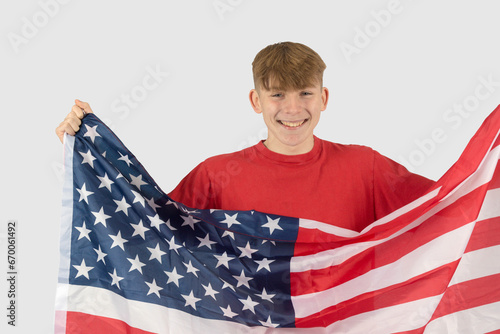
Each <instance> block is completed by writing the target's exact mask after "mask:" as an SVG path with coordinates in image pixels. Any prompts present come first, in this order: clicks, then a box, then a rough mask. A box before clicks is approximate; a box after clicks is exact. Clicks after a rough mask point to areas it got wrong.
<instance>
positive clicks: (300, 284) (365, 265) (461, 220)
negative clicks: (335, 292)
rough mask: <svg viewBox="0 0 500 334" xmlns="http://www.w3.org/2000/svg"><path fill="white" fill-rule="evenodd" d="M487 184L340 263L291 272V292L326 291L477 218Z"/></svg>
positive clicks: (294, 293)
mask: <svg viewBox="0 0 500 334" xmlns="http://www.w3.org/2000/svg"><path fill="white" fill-rule="evenodd" d="M486 187H487V186H483V187H479V188H478V189H476V190H474V191H472V192H471V193H469V194H467V195H465V196H463V197H461V198H460V199H459V200H457V201H455V202H454V203H453V204H451V205H449V206H448V207H446V208H444V209H443V210H441V211H439V212H438V213H436V214H435V215H434V216H431V217H430V218H428V219H427V220H426V221H425V222H423V223H422V224H421V225H420V226H417V227H415V228H414V229H412V230H409V231H407V232H405V233H403V234H401V235H400V236H398V237H396V238H394V239H392V240H389V241H386V242H383V243H382V244H380V245H377V246H374V247H372V248H369V249H367V250H366V251H364V252H362V253H360V254H357V255H355V256H353V257H351V258H350V259H348V260H347V261H345V262H343V263H341V264H340V265H336V266H331V267H328V268H324V269H319V270H308V271H304V272H298V273H291V274H290V289H291V295H292V296H299V295H303V294H308V293H313V292H318V291H323V290H326V289H329V288H332V287H334V286H337V285H340V284H342V283H345V282H347V281H350V280H351V279H353V278H356V277H358V276H360V275H362V274H365V273H367V272H369V271H370V270H373V269H375V268H378V267H382V266H384V265H387V264H390V263H393V262H395V261H396V260H399V259H400V258H401V257H403V256H404V255H406V254H408V253H410V252H412V251H414V250H416V249H418V248H419V247H420V246H422V245H423V244H425V243H427V242H429V241H432V240H433V239H435V238H437V237H439V236H441V235H443V234H445V233H447V232H450V231H453V230H455V229H457V228H459V227H461V226H464V225H465V224H468V223H470V222H472V221H474V220H475V218H476V217H477V214H478V212H479V208H480V207H481V203H482V198H483V197H484V193H485V191H486Z"/></svg>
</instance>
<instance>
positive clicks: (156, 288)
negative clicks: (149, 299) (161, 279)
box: [145, 278, 163, 298]
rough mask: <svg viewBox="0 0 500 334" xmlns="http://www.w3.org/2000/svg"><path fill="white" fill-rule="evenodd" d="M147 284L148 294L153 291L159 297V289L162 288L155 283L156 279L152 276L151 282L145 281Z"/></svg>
mask: <svg viewBox="0 0 500 334" xmlns="http://www.w3.org/2000/svg"><path fill="white" fill-rule="evenodd" d="M145 283H146V284H147V285H148V286H149V291H148V294H147V295H148V296H149V295H150V294H152V293H154V294H155V295H157V296H158V298H160V290H163V288H161V287H159V286H158V285H156V281H155V279H154V278H153V282H151V283H148V282H145Z"/></svg>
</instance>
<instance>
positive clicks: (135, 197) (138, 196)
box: [131, 190, 146, 207]
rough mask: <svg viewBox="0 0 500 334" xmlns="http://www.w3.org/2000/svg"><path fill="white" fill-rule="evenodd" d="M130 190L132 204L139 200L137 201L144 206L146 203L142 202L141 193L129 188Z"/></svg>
mask: <svg viewBox="0 0 500 334" xmlns="http://www.w3.org/2000/svg"><path fill="white" fill-rule="evenodd" d="M131 191H132V194H134V201H133V202H132V204H133V203H137V202H139V203H141V205H142V206H143V207H146V204H144V197H142V196H141V194H139V193H138V192H136V191H133V190H131Z"/></svg>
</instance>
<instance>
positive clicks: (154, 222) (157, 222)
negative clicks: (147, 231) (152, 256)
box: [148, 214, 165, 231]
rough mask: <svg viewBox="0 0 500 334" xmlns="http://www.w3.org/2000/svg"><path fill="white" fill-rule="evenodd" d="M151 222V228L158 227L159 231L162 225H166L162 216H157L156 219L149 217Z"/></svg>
mask: <svg viewBox="0 0 500 334" xmlns="http://www.w3.org/2000/svg"><path fill="white" fill-rule="evenodd" d="M148 218H149V222H150V224H151V227H156V229H157V230H158V231H159V230H160V225H161V224H165V222H164V221H163V220H161V218H160V216H158V214H156V215H155V216H154V217H153V216H148Z"/></svg>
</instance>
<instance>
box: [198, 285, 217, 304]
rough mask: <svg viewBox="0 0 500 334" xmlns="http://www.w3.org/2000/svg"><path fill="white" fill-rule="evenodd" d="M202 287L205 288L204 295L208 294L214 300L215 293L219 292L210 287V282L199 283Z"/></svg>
mask: <svg viewBox="0 0 500 334" xmlns="http://www.w3.org/2000/svg"><path fill="white" fill-rule="evenodd" d="M201 286H202V287H203V288H204V289H205V296H210V297H212V298H213V299H214V300H216V298H215V295H216V294H218V293H219V292H218V291H216V290H214V289H213V288H212V285H211V284H210V283H208V285H203V284H202V285H201Z"/></svg>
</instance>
